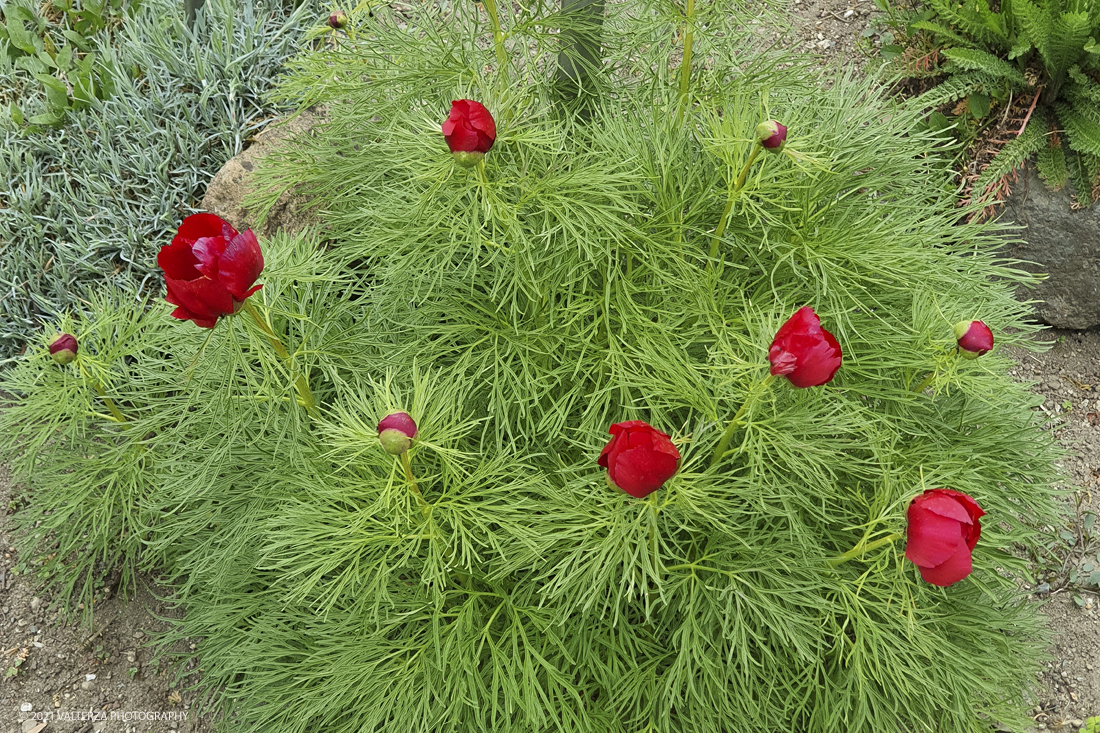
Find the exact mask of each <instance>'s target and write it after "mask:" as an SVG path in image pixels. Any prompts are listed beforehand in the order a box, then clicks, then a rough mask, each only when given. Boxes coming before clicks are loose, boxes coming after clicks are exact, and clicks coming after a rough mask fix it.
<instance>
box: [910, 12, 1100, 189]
mask: <svg viewBox="0 0 1100 733" xmlns="http://www.w3.org/2000/svg"><path fill="white" fill-rule="evenodd" d="M928 5H929V11H928V12H927V13H926V15H928V16H930V17H922V19H920V20H917V21H915V22H913V23H912V24H910V26H909V29H910V31H911V32H924V33H927V34H930V35H931V36H932V37H933V38H934V39H935V40H936V41H937V42H938V43H940V44H941V45H942V46H944V50H943V56H944V58H945V59H947V64H946V65H944V66H943V67H942V68H941V69H939V70H938V71H939V73H940V74H942V75H944V80H943V81H942V83H940V84H938V85H936V86H934V87H933V88H932V89H930V90H929V91H927V92H925V93H924V94H922V95H920V96H919V97H917V98H916V99H915V100H914V103H915V104H916V105H917V106H919V107H921V108H923V109H926V110H927V109H934V108H937V107H941V106H942V105H944V104H948V103H951V102H954V101H956V100H958V99H961V98H963V97H967V96H978V97H981V98H983V99H986V100H988V97H990V96H992V97H993V98H995V99H998V100H1000V101H1002V102H1004V101H1006V100H1007V99H1008V97H1009V94H1018V95H1024V96H1025V97H1026V98H1032V97H1034V98H1036V101H1037V102H1038V103H1039V104H1038V107H1037V108H1036V109H1035V112H1034V115H1033V116H1031V117H1030V123H1029V125H1028V127H1027V130H1028V131H1030V132H1032V134H1031V135H1029V136H1027V137H1026V139H1020V140H1015V141H1013V143H1011V144H1009V145H1008V146H1006V147H1005V148H1004V149H1003V150H1001V151H1000V152H999V153H998V154H997V157H996V159H995V161H994V162H993V163H992V164H991V165H990V166H989V168H988V169H986V171H985V172H983V174H982V176H981V178H980V179H979V180H978V181H976V182H975V184H974V194H975V196H977V197H978V198H981V197H982V196H983V194H984V193H985V192H986V190H987V188H988V187H989V186H990V185H992V184H993V183H995V182H996V181H998V180H999V179H1000V178H1001V177H1003V176H1004V175H1005V174H1006V173H1008V172H1009V171H1011V170H1013V169H1014V168H1016V167H1018V166H1019V165H1020V164H1021V163H1023V162H1024V161H1025V160H1026V159H1028V158H1029V157H1030V156H1031V155H1032V154H1038V156H1037V159H1038V165H1039V170H1040V174H1041V175H1042V176H1043V178H1044V179H1045V180H1046V181H1047V185H1049V186H1051V187H1052V188H1060V187H1061V186H1063V185H1064V184H1065V182H1066V180H1067V178H1068V179H1069V180H1071V181H1072V182H1073V185H1074V188H1075V189H1076V191H1077V195H1078V197H1079V198H1080V200H1081V201H1082V202H1083V203H1088V202H1090V201H1094V200H1098V198H1100V0H1072V1H1071V2H1065V3H1064V2H1061V1H1060V0H1012V1H1011V2H1007V1H1006V2H1002V3H1000V7H999V9H998V10H993V9H991V8H990V6H989V3H987V2H986V0H968V1H967V2H963V3H956V2H953V1H951V0H929V3H928ZM933 19H934V20H933ZM976 108H977V109H984V113H981V112H979V113H977V116H979V117H982V116H985V115H987V114H989V109H988V104H979V105H973V104H972V105H970V107H969V110H970V112H971V113H972V114H973V113H974V110H975V109H976ZM1051 123H1054V125H1056V126H1058V127H1062V128H1064V129H1065V131H1066V134H1067V136H1068V145H1067V146H1063V145H1062V142H1061V140H1060V139H1058V138H1057V137H1056V136H1047V135H1046V133H1047V132H1048V130H1049V128H1050V127H1051ZM1033 128H1034V129H1033ZM1036 131H1041V135H1042V137H1035V135H1034V133H1035V132H1036ZM1024 135H1025V133H1021V138H1024ZM1041 151H1049V152H1041ZM1054 151H1057V152H1054ZM1067 165H1068V166H1069V169H1068V170H1072V171H1075V174H1074V175H1072V176H1070V175H1069V174H1068V171H1067V168H1066V166H1067Z"/></svg>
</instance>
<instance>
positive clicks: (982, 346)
mask: <svg viewBox="0 0 1100 733" xmlns="http://www.w3.org/2000/svg"><path fill="white" fill-rule="evenodd" d="M955 338H956V339H958V341H959V353H960V354H962V355H963V356H964V357H966V358H967V359H977V358H978V357H979V356H981V355H982V354H984V353H985V352H987V351H989V350H990V349H992V348H993V332H992V331H990V330H989V326H987V325H985V324H984V323H982V322H981V321H959V322H958V323H956V324H955Z"/></svg>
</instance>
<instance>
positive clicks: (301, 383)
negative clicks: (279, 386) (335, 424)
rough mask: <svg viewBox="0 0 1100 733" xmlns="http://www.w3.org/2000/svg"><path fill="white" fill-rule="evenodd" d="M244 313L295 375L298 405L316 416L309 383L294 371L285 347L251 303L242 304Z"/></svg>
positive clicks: (315, 405) (315, 407)
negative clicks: (254, 323) (250, 318)
mask: <svg viewBox="0 0 1100 733" xmlns="http://www.w3.org/2000/svg"><path fill="white" fill-rule="evenodd" d="M244 311H245V312H246V313H248V315H249V316H251V317H252V320H253V321H255V322H256V325H257V326H259V327H260V330H261V331H263V332H264V335H265V336H267V340H268V342H270V343H271V348H273V349H275V353H276V354H278V355H279V357H280V358H281V359H283V360H284V361H286V362H287V364H288V365H289V366H290V369H291V372H292V373H295V376H294V387H295V389H296V390H297V392H298V404H300V405H301V406H302V407H304V408H306V412H308V413H309V414H311V415H316V414H317V403H316V402H315V401H314V400H313V392H311V391H310V389H309V382H308V381H307V380H306V378H305V376H304V375H302V374H297V373H296V372H297V369H295V367H294V362H293V360H292V359H291V357H290V353H289V352H287V350H286V347H285V346H283V343H282V342H281V341H279V337H278V336H276V335H275V332H274V331H272V330H271V326H269V325H267V321H266V320H265V319H264V317H263V316H261V315H260V314H259V313H258V312H257V311H256V308H255V307H254V306H253V305H252V302H251V301H248V300H246V301H245V302H244Z"/></svg>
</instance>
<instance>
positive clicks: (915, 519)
mask: <svg viewBox="0 0 1100 733" xmlns="http://www.w3.org/2000/svg"><path fill="white" fill-rule="evenodd" d="M908 517H909V526H908V528H907V529H906V533H905V534H906V539H907V541H906V543H905V556H906V557H907V558H909V560H910V561H912V562H913V563H914V564H916V565H920V566H921V567H925V568H931V567H935V566H937V565H939V564H941V563H943V562H944V561H946V560H947V558H949V557H951V556H952V555H953V554H955V552H956V551H958V549H959V547H965V546H966V542H965V541H964V537H963V525H962V524H960V523H959V522H958V521H956V520H954V519H948V518H947V517H944V516H941V515H939V514H936V513H935V512H930V511H928V510H926V509H923V508H921V507H920V506H919V505H918V504H916V503H913V504H910V505H909V512H908Z"/></svg>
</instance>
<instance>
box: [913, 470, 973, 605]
mask: <svg viewBox="0 0 1100 733" xmlns="http://www.w3.org/2000/svg"><path fill="white" fill-rule="evenodd" d="M984 514H985V512H984V511H982V509H981V507H979V506H978V504H977V503H976V502H975V501H974V500H973V499H971V498H970V497H969V496H967V495H966V494H963V493H962V492H959V491H952V490H951V489H930V490H928V491H925V492H924V493H923V494H921V495H920V496H918V497H916V498H914V499H913V501H912V502H910V504H909V513H908V517H909V527H908V528H907V529H906V531H905V534H906V538H907V542H906V545H905V556H906V557H907V558H909V560H910V561H911V562H912V563H913V564H914V565H916V566H917V567H919V568H920V574H921V577H922V578H924V579H925V580H926V581H927V582H929V583H932V584H933V585H940V586H948V585H951V584H952V583H957V582H958V581H960V580H962V579H963V578H965V577H966V576H967V575H970V570H971V565H970V551H971V550H973V549H974V545H976V544H978V538H979V537H981V535H982V523H981V522H980V521H979V517H981V516H982V515H984Z"/></svg>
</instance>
